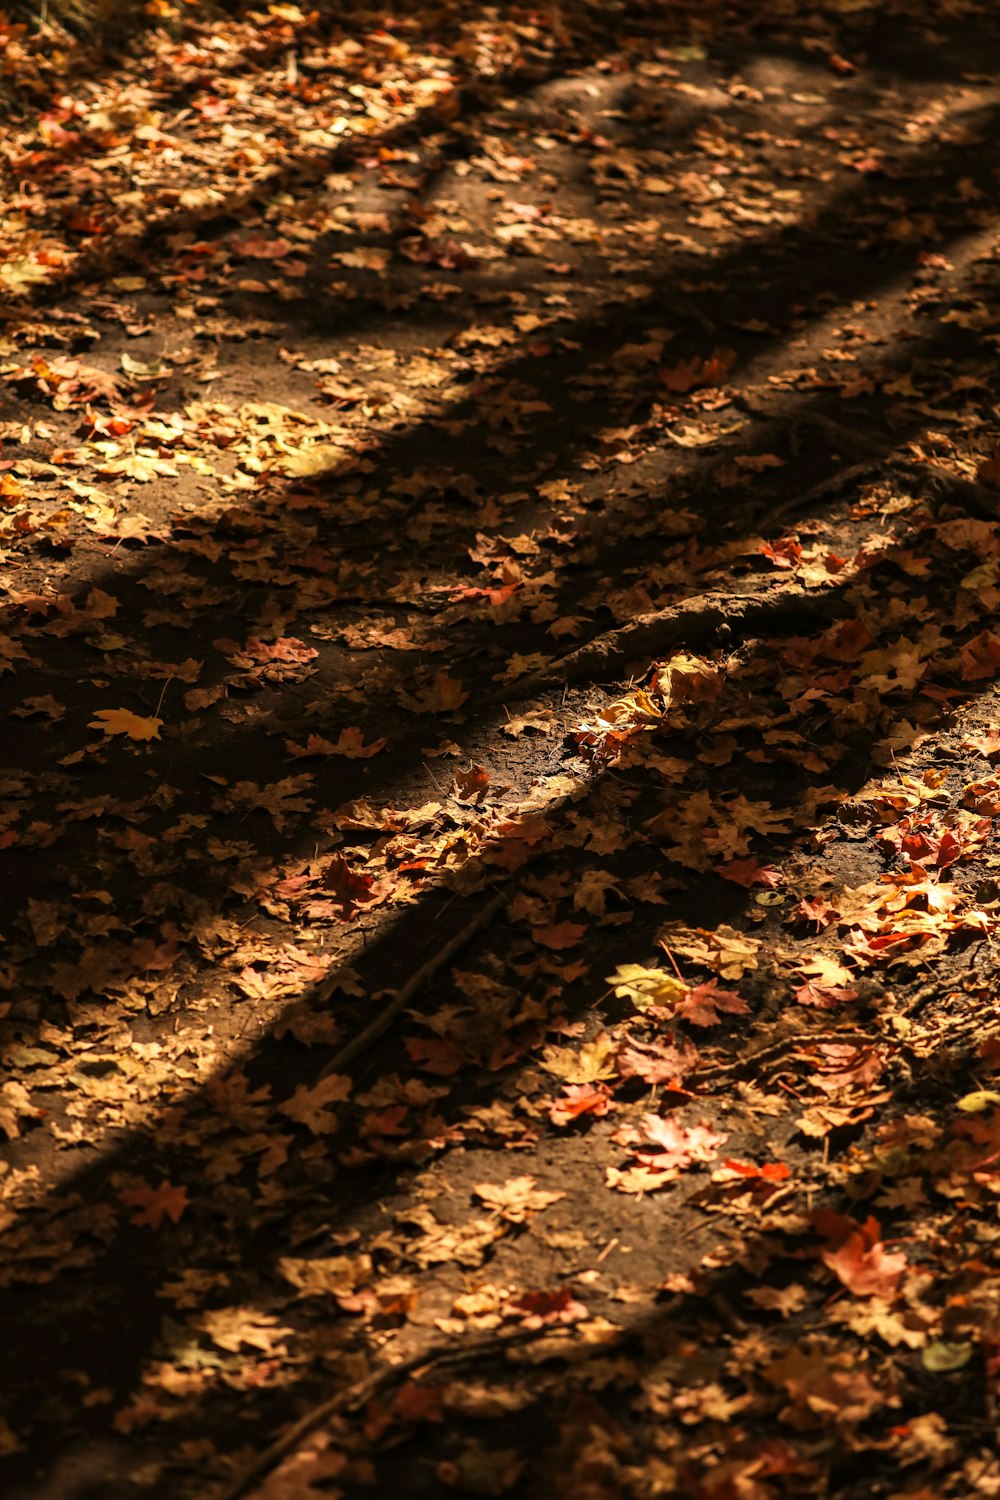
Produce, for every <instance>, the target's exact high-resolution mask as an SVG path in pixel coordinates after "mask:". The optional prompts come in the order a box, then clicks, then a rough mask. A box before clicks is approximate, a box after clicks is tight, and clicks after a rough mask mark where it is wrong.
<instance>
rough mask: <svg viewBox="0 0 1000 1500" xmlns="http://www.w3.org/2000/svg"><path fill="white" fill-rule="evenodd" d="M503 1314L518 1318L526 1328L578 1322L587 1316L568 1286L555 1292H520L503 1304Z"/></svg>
mask: <svg viewBox="0 0 1000 1500" xmlns="http://www.w3.org/2000/svg"><path fill="white" fill-rule="evenodd" d="M503 1312H504V1316H505V1317H508V1318H520V1319H521V1321H522V1322H523V1324H524V1326H525V1327H526V1328H541V1327H542V1326H543V1324H546V1323H578V1322H579V1321H580V1319H581V1318H585V1317H586V1316H587V1309H586V1308H585V1307H584V1305H583V1303H582V1302H577V1300H576V1298H575V1297H574V1296H573V1293H572V1292H571V1291H570V1289H569V1287H565V1286H564V1287H560V1288H559V1290H558V1291H555V1292H521V1293H520V1295H519V1296H517V1297H514V1298H512V1299H511V1301H509V1302H505V1303H504V1306H503Z"/></svg>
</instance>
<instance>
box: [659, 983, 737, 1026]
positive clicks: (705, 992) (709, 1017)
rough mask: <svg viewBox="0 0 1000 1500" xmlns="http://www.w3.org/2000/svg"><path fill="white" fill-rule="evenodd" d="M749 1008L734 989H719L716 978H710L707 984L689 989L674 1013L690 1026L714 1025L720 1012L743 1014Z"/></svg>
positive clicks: (732, 1014) (734, 1014) (733, 1014)
mask: <svg viewBox="0 0 1000 1500" xmlns="http://www.w3.org/2000/svg"><path fill="white" fill-rule="evenodd" d="M749 1010H750V1007H749V1005H748V1004H747V1003H746V1001H745V1000H744V999H743V996H742V995H738V994H737V993H736V991H735V990H720V989H719V982H718V980H717V979H710V980H709V981H708V983H707V984H698V985H695V987H694V989H692V990H689V991H688V993H687V994H686V995H685V996H684V999H683V1000H681V1001H679V1002H678V1004H677V1008H676V1010H675V1011H674V1015H675V1016H677V1017H678V1018H679V1019H680V1020H682V1021H689V1022H690V1023H691V1025H692V1026H716V1025H718V1022H719V1019H720V1012H725V1013H726V1014H727V1015H730V1016H745V1015H747V1014H748V1012H749Z"/></svg>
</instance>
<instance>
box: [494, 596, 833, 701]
mask: <svg viewBox="0 0 1000 1500" xmlns="http://www.w3.org/2000/svg"><path fill="white" fill-rule="evenodd" d="M837 593H839V590H835V589H828V590H824V591H823V592H822V593H818V594H815V595H811V594H806V593H804V592H803V591H802V590H801V589H799V588H795V589H792V588H788V587H784V586H779V587H778V588H763V589H758V590H757V591H756V592H754V593H748V594H733V593H729V592H727V591H725V590H720V592H719V593H712V594H695V595H694V596H693V597H692V598H690V599H687V600H685V602H684V603H683V604H677V605H672V606H671V607H670V608H668V609H659V610H656V611H655V612H654V613H652V614H647V615H638V616H637V617H636V618H635V619H634V620H630V621H629V622H628V624H627V625H620V626H619V627H618V628H617V629H615V630H606V631H604V632H603V634H601V635H598V636H595V637H594V638H593V640H590V641H587V642H586V644H585V645H583V646H578V647H577V649H576V650H575V651H571V652H569V654H568V655H566V656H563V657H561V658H560V659H559V660H557V661H554V662H553V663H552V665H551V666H549V667H546V668H544V669H543V670H542V671H540V672H533V673H532V674H531V675H530V676H528V677H522V678H521V679H520V680H519V681H517V682H514V683H511V684H510V686H508V687H506V688H502V689H500V690H498V691H497V692H495V693H493V694H492V695H491V701H494V702H505V703H509V702H511V701H512V700H514V699H519V698H527V697H529V696H531V695H532V694H533V693H536V692H538V690H539V689H542V688H546V687H552V686H554V685H555V684H558V683H569V682H580V681H584V680H588V679H590V680H593V679H595V678H598V677H601V676H605V675H608V676H610V675H612V674H614V673H615V672H617V671H618V669H619V668H620V667H622V666H625V665H627V664H628V663H629V662H635V661H637V660H639V659H640V658H643V657H645V658H646V659H647V661H651V660H652V659H653V658H655V657H657V656H662V655H663V654H664V652H667V651H673V650H675V649H676V647H678V646H687V647H690V648H692V649H697V648H698V647H704V646H706V645H708V644H709V642H710V641H711V640H712V638H713V637H714V636H717V635H718V634H719V632H720V631H723V630H724V631H726V632H728V633H729V635H737V634H738V635H743V636H745V635H748V634H752V633H754V632H756V631H758V630H766V631H771V630H779V629H782V628H787V627H789V626H792V627H798V626H802V627H804V628H808V627H810V626H812V625H815V623H816V622H817V620H833V619H836V618H837V616H838V611H837V609H836V608H835V607H834V604H833V599H832V597H831V596H832V595H834V594H837Z"/></svg>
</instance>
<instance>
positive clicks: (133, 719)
mask: <svg viewBox="0 0 1000 1500" xmlns="http://www.w3.org/2000/svg"><path fill="white" fill-rule="evenodd" d="M162 724H163V720H162V719H154V718H150V719H144V718H142V717H141V716H140V715H139V714H134V713H132V712H130V710H129V709H127V708H99V709H97V711H96V712H95V714H94V717H93V718H92V719H91V721H90V723H89V724H88V725H87V728H88V729H99V730H101V732H102V733H103V734H127V735H128V737H129V739H130V740H158V739H159V738H160V727H161V725H162Z"/></svg>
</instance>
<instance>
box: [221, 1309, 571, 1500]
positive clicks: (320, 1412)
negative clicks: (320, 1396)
mask: <svg viewBox="0 0 1000 1500" xmlns="http://www.w3.org/2000/svg"><path fill="white" fill-rule="evenodd" d="M553 1331H554V1330H553V1329H552V1328H551V1327H548V1326H544V1327H541V1328H518V1329H515V1330H514V1332H513V1333H507V1334H492V1335H489V1336H488V1337H486V1338H481V1339H472V1340H470V1341H469V1342H468V1343H465V1344H462V1345H461V1346H460V1347H458V1348H456V1347H455V1346H454V1344H437V1345H434V1346H433V1347H432V1348H430V1349H428V1350H426V1351H425V1352H424V1353H423V1354H415V1355H413V1356H412V1357H411V1358H410V1359H405V1360H403V1361H402V1362H401V1363H400V1364H398V1365H389V1366H388V1367H387V1368H386V1369H384V1370H380V1371H379V1372H378V1373H377V1374H375V1375H369V1376H368V1378H367V1379H366V1380H359V1381H357V1382H356V1383H355V1384H354V1385H351V1386H348V1388H347V1390H345V1391H340V1392H338V1394H337V1395H336V1396H329V1397H328V1398H327V1399H326V1400H325V1401H321V1402H319V1404H318V1405H317V1406H313V1407H310V1409H309V1411H307V1412H306V1413H305V1415H304V1416H302V1417H300V1418H299V1420H298V1421H297V1422H294V1423H293V1424H292V1426H291V1427H289V1428H288V1429H287V1430H286V1431H285V1432H283V1433H282V1435H281V1436H280V1437H279V1438H277V1439H276V1440H275V1441H274V1442H273V1443H271V1445H270V1447H268V1448H265V1449H264V1452H263V1453H261V1454H259V1455H258V1456H257V1458H255V1459H254V1461H253V1463H251V1464H249V1465H248V1466H247V1467H246V1468H245V1469H242V1470H241V1471H240V1473H239V1474H237V1475H236V1477H235V1478H234V1479H232V1480H230V1482H229V1484H227V1485H226V1487H225V1488H224V1489H223V1490H221V1491H216V1492H214V1493H213V1494H212V1496H211V1500H240V1497H241V1496H243V1495H245V1494H246V1493H247V1491H248V1490H249V1489H250V1487H251V1486H252V1485H255V1484H257V1482H258V1481H259V1480H261V1479H263V1478H264V1477H265V1476H266V1475H267V1474H269V1473H270V1472H271V1471H272V1469H275V1468H277V1466H278V1464H280V1463H281V1461H282V1459H284V1458H287V1457H288V1456H289V1454H291V1453H294V1451H295V1449H296V1448H297V1447H298V1445H299V1443H301V1442H302V1440H303V1438H306V1437H308V1436H309V1434H310V1433H311V1432H315V1431H316V1429H317V1427H319V1426H321V1425H322V1424H323V1423H324V1422H326V1421H329V1420H330V1419H331V1418H332V1417H337V1416H340V1415H341V1413H343V1412H349V1411H354V1410H356V1409H357V1408H358V1407H361V1406H364V1405H366V1404H367V1402H369V1401H371V1399H372V1398H373V1397H374V1396H377V1395H379V1394H380V1392H382V1391H384V1390H386V1389H387V1387H389V1386H391V1385H395V1384H396V1382H397V1381H400V1380H405V1379H406V1377H407V1376H408V1375H412V1374H414V1373H415V1372H416V1371H418V1370H432V1369H436V1368H438V1367H439V1366H441V1365H461V1364H465V1363H467V1362H469V1361H477V1360H481V1359H489V1358H491V1357H493V1356H496V1355H498V1354H502V1353H504V1352H505V1351H506V1350H507V1349H509V1348H516V1347H517V1346H519V1345H523V1344H529V1343H531V1342H533V1341H534V1340H535V1339H538V1338H542V1337H551V1335H552V1333H553ZM206 1500H209V1497H208V1496H206Z"/></svg>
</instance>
